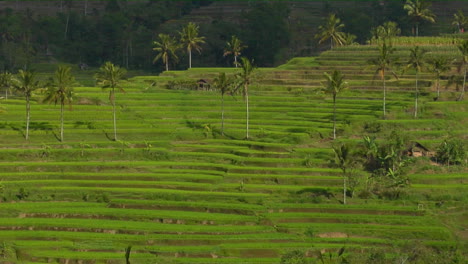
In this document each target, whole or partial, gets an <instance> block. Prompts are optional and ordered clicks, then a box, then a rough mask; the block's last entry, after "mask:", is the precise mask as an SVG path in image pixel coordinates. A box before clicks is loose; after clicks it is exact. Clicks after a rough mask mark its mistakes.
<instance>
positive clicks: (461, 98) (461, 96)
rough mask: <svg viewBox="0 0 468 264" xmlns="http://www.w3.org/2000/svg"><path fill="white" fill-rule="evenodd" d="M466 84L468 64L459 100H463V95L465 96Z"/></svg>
mask: <svg viewBox="0 0 468 264" xmlns="http://www.w3.org/2000/svg"><path fill="white" fill-rule="evenodd" d="M465 85H466V66H465V74H464V75H463V86H462V91H461V94H460V96H459V97H458V101H461V100H463V97H464V96H465Z"/></svg>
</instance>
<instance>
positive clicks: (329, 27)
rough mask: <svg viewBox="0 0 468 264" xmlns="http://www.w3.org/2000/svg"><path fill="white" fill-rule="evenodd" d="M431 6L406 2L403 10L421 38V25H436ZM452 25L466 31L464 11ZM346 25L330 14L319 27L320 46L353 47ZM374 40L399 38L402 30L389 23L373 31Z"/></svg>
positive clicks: (411, 0) (412, 0) (421, 0)
mask: <svg viewBox="0 0 468 264" xmlns="http://www.w3.org/2000/svg"><path fill="white" fill-rule="evenodd" d="M430 7H431V4H430V3H429V2H427V1H424V0H406V2H405V4H404V6H403V9H404V10H406V11H407V12H408V17H409V18H410V20H411V21H412V22H413V34H414V35H415V36H416V37H418V36H419V25H420V24H421V23H422V22H430V23H435V18H436V16H435V14H434V13H433V12H432V11H431V10H430ZM453 18H454V20H453V22H452V25H454V26H456V27H457V29H458V31H459V32H460V33H463V32H464V31H465V28H466V27H467V26H468V19H467V18H466V17H465V15H464V14H463V11H461V10H458V12H457V13H455V14H454V16H453ZM344 27H345V24H343V23H342V22H341V19H340V18H338V17H337V16H336V14H330V15H329V16H328V18H327V19H326V21H325V23H324V24H323V25H320V26H319V27H318V33H317V34H316V35H315V38H316V39H317V40H318V43H319V44H322V43H324V42H326V41H330V48H331V49H332V48H333V47H335V46H343V45H351V44H353V43H354V39H355V38H356V36H354V35H352V34H350V33H345V32H343V29H344ZM372 31H373V32H372V33H373V34H372V35H373V38H381V37H383V38H386V37H392V36H397V35H399V34H400V33H401V30H400V29H399V28H398V27H397V24H396V23H395V22H387V23H385V24H384V25H382V26H379V27H377V28H376V29H373V30H372Z"/></svg>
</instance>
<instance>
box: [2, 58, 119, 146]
mask: <svg viewBox="0 0 468 264" xmlns="http://www.w3.org/2000/svg"><path fill="white" fill-rule="evenodd" d="M125 72H126V71H125V69H123V68H120V67H118V66H115V65H114V64H112V63H110V62H106V63H105V64H104V65H103V66H102V67H101V68H100V69H99V72H98V73H96V75H95V78H96V81H97V84H98V85H99V86H101V87H102V88H103V89H105V88H110V89H111V90H110V93H109V100H110V102H111V104H112V110H113V111H112V112H113V121H114V140H117V126H116V113H115V88H120V86H119V84H120V81H121V80H123V79H124V76H125ZM75 84H76V82H75V77H74V76H73V74H72V73H71V67H69V66H59V67H58V69H57V70H56V71H55V74H54V76H53V77H51V78H50V79H49V80H48V82H46V83H40V82H39V80H38V79H37V75H36V73H35V72H34V71H25V70H19V71H18V74H16V75H13V74H11V73H9V72H3V73H1V74H0V86H1V87H2V88H5V98H6V99H8V91H10V93H11V92H13V91H14V92H16V93H17V94H19V95H22V96H24V98H25V101H26V132H25V139H26V140H28V139H29V124H30V120H31V104H30V102H31V96H32V94H33V92H35V91H36V90H41V92H42V93H43V94H44V97H43V99H42V101H43V102H47V103H54V104H55V105H57V104H60V141H62V142H63V141H64V135H63V134H64V126H63V123H64V122H63V121H64V109H65V105H70V107H71V105H72V102H73V96H74V92H73V87H74V86H75ZM120 90H121V91H123V89H121V88H120Z"/></svg>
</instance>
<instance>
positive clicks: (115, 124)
mask: <svg viewBox="0 0 468 264" xmlns="http://www.w3.org/2000/svg"><path fill="white" fill-rule="evenodd" d="M111 93H112V95H111V98H112V112H113V116H114V141H117V122H116V116H115V115H116V114H115V91H114V88H112V91H111Z"/></svg>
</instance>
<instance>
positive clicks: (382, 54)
mask: <svg viewBox="0 0 468 264" xmlns="http://www.w3.org/2000/svg"><path fill="white" fill-rule="evenodd" d="M394 52H395V48H393V47H392V45H390V44H387V43H386V42H385V41H384V42H383V43H382V45H381V46H379V56H378V57H377V58H375V59H372V60H370V61H369V63H370V64H371V65H373V66H374V67H375V75H379V76H380V78H381V79H382V83H383V118H384V119H385V114H386V103H385V101H386V93H387V91H386V87H385V74H386V72H387V71H389V72H390V73H391V74H392V75H393V76H395V78H398V77H397V75H396V74H395V72H394V71H393V70H392V67H393V65H394V63H395V58H394V57H393V56H392V55H393V53H394Z"/></svg>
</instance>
